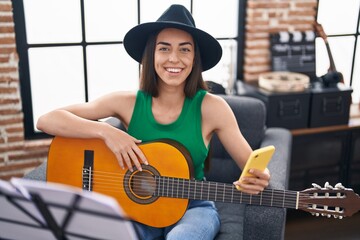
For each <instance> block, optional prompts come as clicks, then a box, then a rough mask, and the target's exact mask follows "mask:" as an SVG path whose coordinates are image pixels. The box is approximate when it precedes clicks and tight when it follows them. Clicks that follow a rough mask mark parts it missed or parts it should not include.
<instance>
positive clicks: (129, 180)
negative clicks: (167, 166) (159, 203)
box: [124, 165, 160, 204]
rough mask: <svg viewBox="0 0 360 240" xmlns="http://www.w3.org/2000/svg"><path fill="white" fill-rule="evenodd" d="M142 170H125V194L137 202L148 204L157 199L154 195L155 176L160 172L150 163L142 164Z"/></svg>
mask: <svg viewBox="0 0 360 240" xmlns="http://www.w3.org/2000/svg"><path fill="white" fill-rule="evenodd" d="M141 167H142V169H143V170H142V171H141V172H140V171H134V172H130V171H127V172H126V174H125V177H124V189H125V192H126V195H127V196H128V197H129V198H130V199H131V200H132V201H134V202H136V203H139V204H150V203H153V202H154V201H156V200H157V199H158V197H157V196H156V195H155V191H156V180H155V176H159V175H160V173H159V172H158V171H157V170H156V169H155V168H154V167H152V166H150V165H142V166H141Z"/></svg>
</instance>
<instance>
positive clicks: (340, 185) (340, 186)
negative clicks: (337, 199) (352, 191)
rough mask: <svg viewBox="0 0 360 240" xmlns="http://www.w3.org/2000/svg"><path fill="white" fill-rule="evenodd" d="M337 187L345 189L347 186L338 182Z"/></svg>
mask: <svg viewBox="0 0 360 240" xmlns="http://www.w3.org/2000/svg"><path fill="white" fill-rule="evenodd" d="M335 188H337V189H345V187H344V186H343V185H342V184H341V183H337V184H336V185H335Z"/></svg>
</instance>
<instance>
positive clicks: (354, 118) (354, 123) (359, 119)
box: [291, 104, 360, 136]
mask: <svg viewBox="0 0 360 240" xmlns="http://www.w3.org/2000/svg"><path fill="white" fill-rule="evenodd" d="M357 128H360V108H359V104H352V105H351V108H350V119H349V123H348V124H344V125H333V126H326V127H317V128H301V129H294V130H291V133H292V135H293V136H299V135H305V134H315V133H324V132H333V131H342V130H349V129H357Z"/></svg>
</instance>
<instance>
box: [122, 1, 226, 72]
mask: <svg viewBox="0 0 360 240" xmlns="http://www.w3.org/2000/svg"><path fill="white" fill-rule="evenodd" d="M164 28H177V29H181V30H184V31H186V32H188V33H190V34H191V35H192V37H193V38H194V41H195V42H196V43H197V45H198V46H199V50H200V57H201V62H202V68H203V71H206V70H208V69H210V68H212V67H214V66H215V65H216V64H217V63H218V62H219V61H220V59H221V56H222V48H221V46H220V44H219V42H218V41H217V40H216V39H215V38H214V37H213V36H211V35H210V34H208V33H207V32H205V31H203V30H201V29H198V28H196V26H195V21H194V19H193V17H192V15H191V13H190V12H189V11H188V10H187V9H186V8H185V7H184V6H182V5H177V4H174V5H171V6H170V7H169V8H168V9H167V10H166V11H165V12H164V13H163V14H162V15H161V16H160V18H159V19H158V20H157V21H156V22H147V23H142V24H139V25H137V26H135V27H133V28H132V29H130V30H129V31H128V32H127V34H126V35H125V37H124V47H125V50H126V51H127V53H128V54H129V55H130V56H131V57H132V58H133V59H135V60H136V61H137V62H139V63H141V61H142V56H143V53H144V50H145V45H146V42H147V40H148V37H149V35H150V34H151V33H153V32H156V31H160V30H162V29H164Z"/></svg>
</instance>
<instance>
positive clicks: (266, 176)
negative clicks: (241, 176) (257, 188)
mask: <svg viewBox="0 0 360 240" xmlns="http://www.w3.org/2000/svg"><path fill="white" fill-rule="evenodd" d="M249 173H251V174H252V175H254V176H255V177H258V178H261V179H265V180H269V179H270V173H269V170H267V169H265V170H264V171H261V170H259V169H255V168H252V169H250V170H249Z"/></svg>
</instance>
